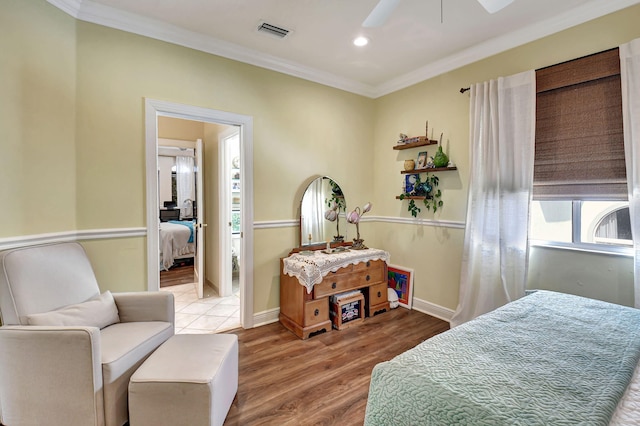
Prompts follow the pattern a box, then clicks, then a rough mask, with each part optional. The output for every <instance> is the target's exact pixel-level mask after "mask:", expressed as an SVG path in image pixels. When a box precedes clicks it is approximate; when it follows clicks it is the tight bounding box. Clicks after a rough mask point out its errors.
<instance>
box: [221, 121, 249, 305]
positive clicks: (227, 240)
mask: <svg viewBox="0 0 640 426" xmlns="http://www.w3.org/2000/svg"><path fill="white" fill-rule="evenodd" d="M218 138H219V141H218V147H219V151H218V152H219V165H218V170H219V171H220V175H219V177H220V182H221V184H222V186H221V188H220V191H219V194H220V199H219V205H220V241H219V250H220V251H219V253H220V255H219V259H220V273H219V277H218V280H219V282H220V284H219V286H218V289H219V295H220V297H227V296H231V295H232V294H233V263H234V262H233V256H235V257H236V261H237V262H242V261H243V259H242V250H241V244H242V243H241V239H242V232H241V227H242V221H241V209H242V203H241V202H240V201H239V200H240V199H241V198H242V185H243V179H242V165H241V163H240V132H239V129H238V128H232V129H229V130H227V131H225V132H223V133H221V134H220V135H219V136H218ZM232 253H233V254H232ZM240 270H242V269H240ZM240 275H241V277H240V279H242V274H240Z"/></svg>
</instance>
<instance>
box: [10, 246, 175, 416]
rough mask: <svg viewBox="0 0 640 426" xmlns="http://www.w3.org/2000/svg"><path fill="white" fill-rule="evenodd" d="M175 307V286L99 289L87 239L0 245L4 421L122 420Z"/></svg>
mask: <svg viewBox="0 0 640 426" xmlns="http://www.w3.org/2000/svg"><path fill="white" fill-rule="evenodd" d="M174 316H175V313H174V301H173V295H172V294H171V293H168V292H136V293H115V294H113V295H111V293H109V292H105V293H103V294H102V295H100V290H99V287H98V283H97V281H96V278H95V275H94V273H93V269H92V268H91V264H90V263H89V259H88V258H87V256H86V253H85V251H84V249H83V248H82V246H81V245H80V244H78V243H57V244H47V245H40V246H31V247H23V248H17V249H11V250H6V251H3V252H0V318H1V319H2V326H1V327H0V423H2V424H4V425H8V426H14V425H43V424H50V425H74V426H75V425H100V426H101V425H106V426H122V425H123V424H125V423H126V422H127V420H128V407H127V396H128V394H127V388H128V385H129V378H130V377H131V375H132V374H133V372H134V371H135V370H136V369H137V368H138V367H139V366H140V365H141V364H142V362H143V361H144V360H145V359H146V358H147V357H148V356H149V355H150V354H151V353H152V352H153V351H154V350H155V349H156V348H157V347H158V346H160V345H161V344H162V343H163V342H164V341H165V340H167V339H168V338H169V337H171V336H172V335H173V334H174V322H175V321H174Z"/></svg>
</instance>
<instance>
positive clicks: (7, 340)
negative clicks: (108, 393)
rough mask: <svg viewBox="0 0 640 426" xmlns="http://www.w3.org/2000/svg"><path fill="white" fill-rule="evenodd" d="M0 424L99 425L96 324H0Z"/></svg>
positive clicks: (99, 399)
mask: <svg viewBox="0 0 640 426" xmlns="http://www.w3.org/2000/svg"><path fill="white" fill-rule="evenodd" d="M0 406H2V413H1V415H2V418H1V419H0V422H1V423H3V424H7V425H12V424H38V423H40V422H42V421H43V419H46V421H47V423H48V424H99V419H97V418H96V415H97V413H100V415H102V413H103V412H104V410H103V397H102V367H101V361H100V330H99V329H98V328H97V327H45V326H42V327H40V326H2V327H0Z"/></svg>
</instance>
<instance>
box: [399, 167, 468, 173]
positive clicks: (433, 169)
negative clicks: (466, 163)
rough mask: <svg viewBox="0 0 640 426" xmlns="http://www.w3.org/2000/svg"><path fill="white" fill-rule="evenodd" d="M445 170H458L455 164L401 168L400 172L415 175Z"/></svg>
mask: <svg viewBox="0 0 640 426" xmlns="http://www.w3.org/2000/svg"><path fill="white" fill-rule="evenodd" d="M446 170H458V168H457V167H456V166H453V167H432V168H430V169H414V170H409V171H406V170H403V171H401V172H400V173H401V174H403V175H417V174H420V173H431V172H444V171H446Z"/></svg>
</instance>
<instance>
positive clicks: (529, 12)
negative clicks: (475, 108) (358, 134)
mask: <svg viewBox="0 0 640 426" xmlns="http://www.w3.org/2000/svg"><path fill="white" fill-rule="evenodd" d="M48 1H49V3H51V4H53V5H55V6H56V7H58V8H60V9H62V10H64V11H65V12H67V13H69V14H70V15H72V16H74V17H75V18H77V19H80V20H84V21H88V22H94V23H97V24H101V25H105V26H109V27H113V28H117V29H121V30H125V31H129V32H132V33H136V34H141V35H145V36H148V37H153V38H156V39H159V40H164V41H169V42H172V43H176V44H179V45H183V46H187V47H191V48H194V49H198V50H202V51H205V52H209V53H213V54H216V55H220V56H224V57H227V58H230V59H235V60H238V61H241V62H246V63H250V64H253V65H257V66H261V67H264V68H268V69H272V70H276V71H279V72H283V73H286V74H290V75H294V76H297V77H301V78H305V79H307V80H311V81H315V82H318V83H321V84H325V85H329V86H332V87H336V88H339V89H343V90H347V91H350V92H353V93H358V94H361V95H364V96H369V97H373V98H375V97H378V96H382V95H384V94H387V93H391V92H393V91H395V90H399V89H401V88H404V87H408V86H410V85H412V84H415V83H417V82H420V81H423V80H425V79H428V78H431V77H434V76H436V75H439V74H442V73H444V72H447V71H450V70H452V69H455V68H458V67H461V66H464V65H466V64H469V63H472V62H475V61H477V60H479V59H482V58H485V57H488V56H491V55H493V54H496V53H499V52H502V51H505V50H507V49H510V48H512V47H515V46H518V45H521V44H524V43H527V42H530V41H532V40H535V39H538V38H541V37H544V36H546V35H549V34H552V33H555V32H558V31H561V30H563V29H566V28H569V27H572V26H574V25H578V24H581V23H583V22H586V21H589V20H592V19H595V18H597V17H599V16H603V15H606V14H608V13H611V12H615V11H617V10H620V9H623V8H625V7H628V6H631V5H634V4H637V3H640V0H514V1H513V3H512V4H510V5H509V6H507V7H505V8H504V9H503V10H501V11H499V12H497V13H495V14H489V13H487V12H486V11H485V9H484V8H483V7H482V6H481V5H480V4H479V3H478V1H477V0H400V2H399V5H398V6H397V8H396V9H395V10H394V11H393V13H392V14H391V16H390V17H389V19H388V20H387V21H386V23H385V24H384V25H382V26H380V27H376V28H364V27H362V22H363V21H364V20H365V18H366V17H367V16H368V15H369V13H370V12H371V10H372V9H373V8H374V7H375V5H376V4H377V3H378V0H181V1H178V0H48ZM441 4H442V9H441ZM263 21H266V22H268V23H269V24H273V25H276V26H278V27H281V28H285V29H288V30H290V33H289V34H288V35H287V36H286V37H285V38H283V39H277V38H275V37H273V36H271V35H268V34H264V33H262V32H258V31H257V27H258V25H259V24H260V23H261V22H263ZM358 35H364V36H366V37H368V38H369V39H370V40H371V41H370V43H369V45H368V46H366V47H362V48H358V47H355V46H354V45H353V44H352V40H353V38H354V37H356V36H358Z"/></svg>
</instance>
